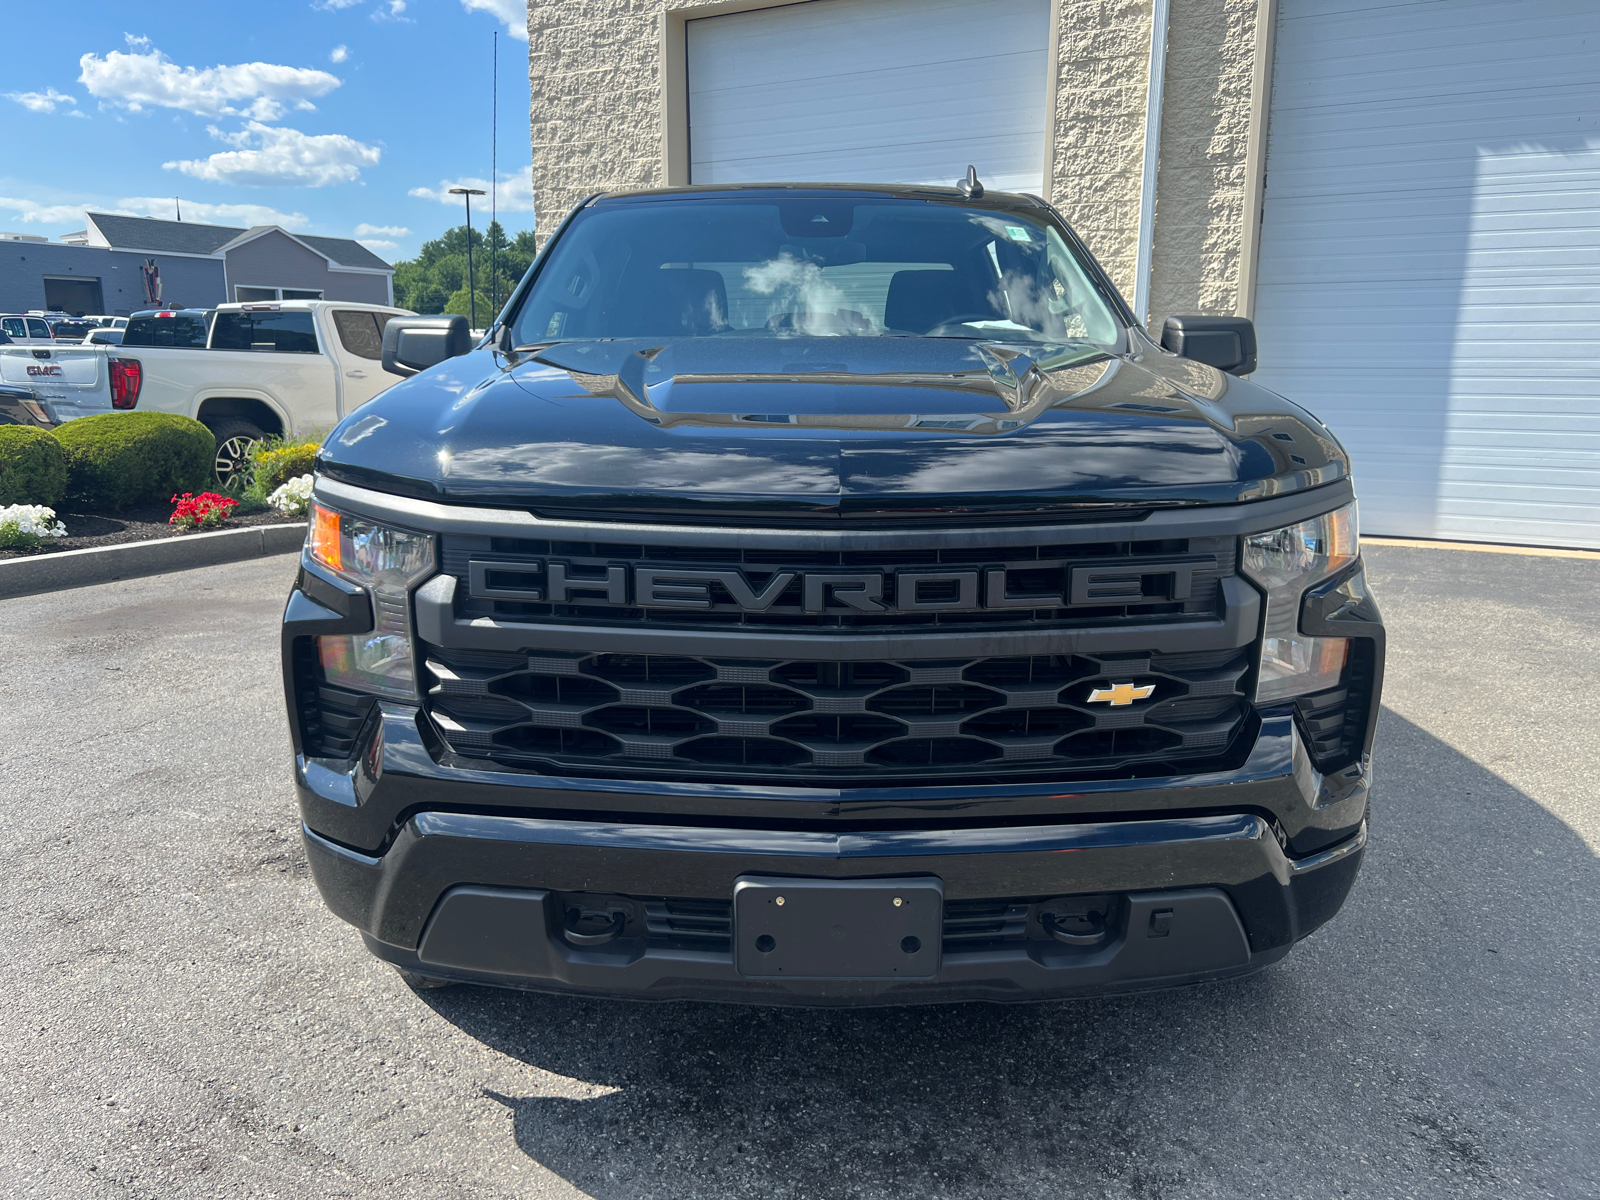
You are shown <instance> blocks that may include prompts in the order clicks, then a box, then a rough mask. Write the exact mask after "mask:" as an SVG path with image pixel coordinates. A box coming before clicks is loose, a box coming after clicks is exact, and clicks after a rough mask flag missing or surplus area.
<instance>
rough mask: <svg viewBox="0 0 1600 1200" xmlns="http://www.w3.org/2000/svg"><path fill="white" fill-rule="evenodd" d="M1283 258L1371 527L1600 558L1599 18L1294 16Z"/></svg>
mask: <svg viewBox="0 0 1600 1200" xmlns="http://www.w3.org/2000/svg"><path fill="white" fill-rule="evenodd" d="M1261 242H1262V245H1261V260H1260V273H1259V276H1258V286H1257V292H1256V320H1257V322H1258V325H1259V329H1260V336H1261V369H1260V371H1259V372H1258V373H1257V374H1256V375H1255V378H1256V379H1257V380H1259V381H1260V382H1262V383H1264V384H1266V385H1267V386H1268V387H1270V388H1272V389H1273V390H1275V391H1279V392H1282V393H1283V394H1284V395H1286V396H1289V397H1291V398H1293V399H1295V400H1298V401H1299V402H1300V403H1302V404H1304V405H1305V406H1306V407H1308V408H1310V409H1311V410H1312V411H1313V412H1315V413H1317V414H1318V415H1319V416H1321V417H1322V418H1323V419H1324V420H1326V421H1327V422H1328V423H1329V424H1330V425H1331V426H1332V427H1333V428H1334V430H1335V432H1336V433H1338V434H1339V436H1340V438H1341V439H1343V440H1344V442H1345V444H1346V445H1347V446H1348V447H1349V448H1350V450H1351V452H1352V454H1353V456H1354V458H1355V470H1356V491H1357V493H1358V494H1359V496H1360V497H1361V518H1362V520H1361V523H1362V526H1363V528H1365V529H1366V530H1367V531H1368V532H1370V533H1387V534H1398V535H1409V536H1421V537H1441V538H1458V539H1463V540H1470V541H1504V542H1526V543H1533V544H1543V545H1566V546H1600V3H1596V2H1595V0H1429V2H1417V0H1412V2H1410V3H1405V2H1401V3H1396V2H1395V0H1282V2H1281V4H1280V8H1279V16H1278V32H1277V52H1276V61H1275V63H1274V66H1273V91H1272V112H1271V124H1270V126H1269V128H1268V143H1267V186H1266V203H1265V208H1264V213H1263V222H1262V230H1261Z"/></svg>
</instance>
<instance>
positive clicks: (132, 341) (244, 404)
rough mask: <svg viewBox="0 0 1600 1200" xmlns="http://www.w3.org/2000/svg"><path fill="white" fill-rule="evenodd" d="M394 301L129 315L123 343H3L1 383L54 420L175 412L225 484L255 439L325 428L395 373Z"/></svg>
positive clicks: (392, 379) (230, 306)
mask: <svg viewBox="0 0 1600 1200" xmlns="http://www.w3.org/2000/svg"><path fill="white" fill-rule="evenodd" d="M411 315H412V314H411V313H410V312H409V311H408V310H406V309H403V308H384V307H380V306H378V305H373V304H345V303H341V302H338V301H333V300H284V301H281V302H279V303H274V304H223V305H219V306H218V307H217V308H216V310H215V311H214V313H213V312H202V311H199V310H189V311H182V310H179V311H169V310H153V311H151V312H148V313H135V314H134V316H133V318H132V319H131V320H130V321H129V322H128V328H127V330H126V331H125V333H124V336H123V341H122V345H120V346H85V345H74V346H66V345H63V344H61V343H54V344H49V345H31V344H30V345H17V346H0V381H3V382H5V383H15V384H18V385H21V386H24V387H31V388H33V390H34V392H35V394H37V395H38V396H39V397H40V398H41V399H43V400H46V401H48V402H49V403H48V405H47V406H48V407H49V408H50V409H51V411H52V414H53V416H54V417H55V419H56V420H57V421H66V420H71V419H73V418H74V417H82V416H88V415H90V414H91V413H100V412H113V411H128V410H133V409H137V410H138V411H139V412H168V413H180V414H182V415H183V416H186V417H194V418H195V419H196V420H199V421H201V422H203V423H204V424H205V425H206V426H207V427H208V428H209V429H210V430H211V432H212V433H213V434H215V435H216V439H217V460H216V472H217V480H218V482H219V483H226V482H227V481H228V479H229V477H230V476H232V474H233V473H234V472H235V471H237V470H238V469H239V467H240V466H241V465H242V464H243V463H244V461H245V458H246V456H247V455H248V454H249V452H250V446H251V444H252V443H254V442H257V441H260V440H261V439H262V438H266V437H297V436H301V435H303V434H307V433H313V432H316V431H318V430H328V429H332V428H333V426H334V425H335V424H337V423H338V421H339V419H340V418H341V417H343V416H344V415H345V414H346V413H347V412H349V411H350V410H351V409H353V408H356V407H358V406H360V405H362V404H365V403H366V402H367V401H368V400H371V399H372V398H373V397H374V396H376V395H377V394H378V393H379V392H381V391H383V389H384V388H386V387H388V386H389V385H390V384H391V383H398V382H399V377H398V376H395V375H389V374H385V373H384V370H383V365H382V358H383V327H384V325H386V324H387V323H388V321H389V318H390V317H399V316H411Z"/></svg>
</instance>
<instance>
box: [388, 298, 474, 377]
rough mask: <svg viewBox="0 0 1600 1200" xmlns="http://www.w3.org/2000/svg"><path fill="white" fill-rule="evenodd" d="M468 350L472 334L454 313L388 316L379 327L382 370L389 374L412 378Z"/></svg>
mask: <svg viewBox="0 0 1600 1200" xmlns="http://www.w3.org/2000/svg"><path fill="white" fill-rule="evenodd" d="M471 349H472V332H471V330H469V329H468V328H467V319H466V318H465V317H463V316H460V315H458V314H454V313H445V314H443V315H441V316H437V317H391V318H390V319H389V323H388V324H387V325H385V326H384V327H383V369H384V370H385V371H388V372H389V373H390V374H391V375H400V376H407V375H415V374H416V373H417V372H419V371H426V370H427V369H428V368H429V367H436V366H438V365H439V364H440V363H442V362H443V361H444V360H445V359H447V358H456V357H459V356H460V355H463V354H465V353H467V351H469V350H471Z"/></svg>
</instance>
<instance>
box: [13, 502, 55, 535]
mask: <svg viewBox="0 0 1600 1200" xmlns="http://www.w3.org/2000/svg"><path fill="white" fill-rule="evenodd" d="M8 525H9V526H11V527H12V528H13V529H14V530H15V531H16V532H17V533H22V534H27V535H28V536H30V537H36V538H63V537H66V536H67V527H66V526H65V525H63V524H62V523H61V522H60V521H57V520H56V510H55V509H53V508H46V507H45V506H44V505H43V504H12V505H10V506H8V507H6V508H0V530H3V529H5V527H6V526H8Z"/></svg>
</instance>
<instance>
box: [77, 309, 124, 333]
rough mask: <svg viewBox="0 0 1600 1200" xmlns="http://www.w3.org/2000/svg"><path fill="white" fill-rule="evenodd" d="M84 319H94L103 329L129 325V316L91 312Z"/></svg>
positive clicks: (121, 327)
mask: <svg viewBox="0 0 1600 1200" xmlns="http://www.w3.org/2000/svg"><path fill="white" fill-rule="evenodd" d="M84 320H85V321H93V322H94V323H95V324H96V325H98V326H99V327H100V328H101V329H126V328H127V327H128V318H127V317H112V316H107V315H106V314H105V313H91V314H90V315H89V316H87V317H85V318H84Z"/></svg>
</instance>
